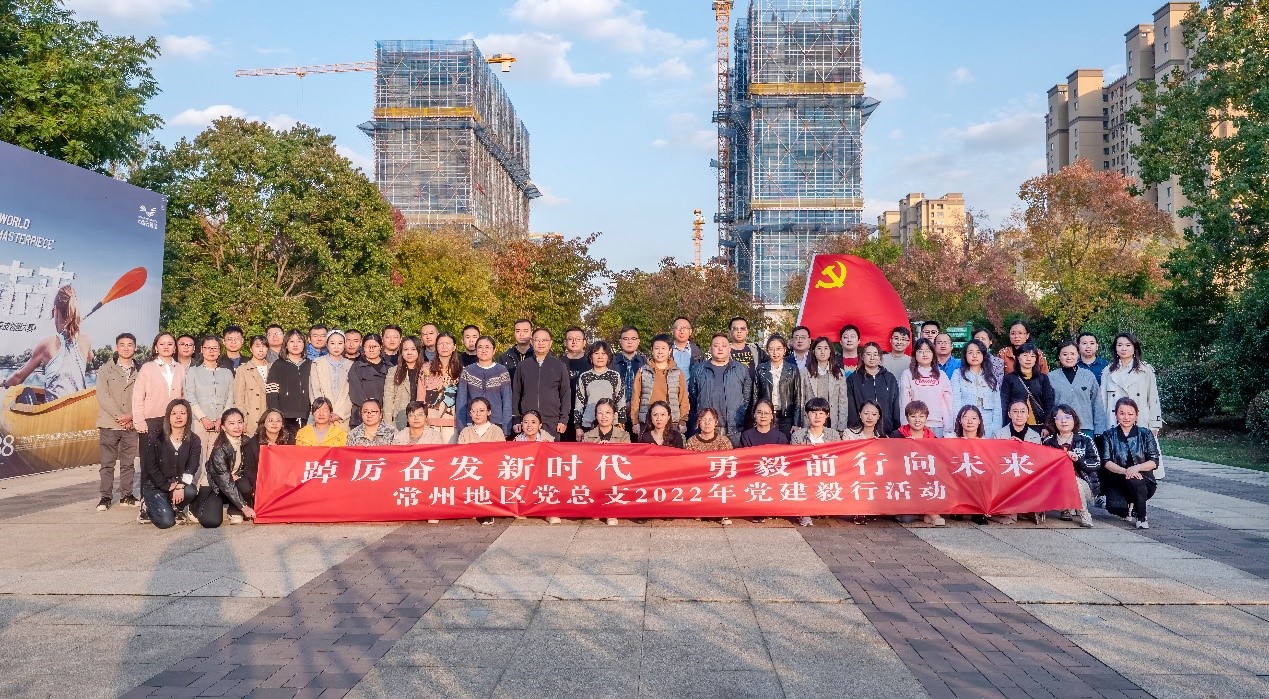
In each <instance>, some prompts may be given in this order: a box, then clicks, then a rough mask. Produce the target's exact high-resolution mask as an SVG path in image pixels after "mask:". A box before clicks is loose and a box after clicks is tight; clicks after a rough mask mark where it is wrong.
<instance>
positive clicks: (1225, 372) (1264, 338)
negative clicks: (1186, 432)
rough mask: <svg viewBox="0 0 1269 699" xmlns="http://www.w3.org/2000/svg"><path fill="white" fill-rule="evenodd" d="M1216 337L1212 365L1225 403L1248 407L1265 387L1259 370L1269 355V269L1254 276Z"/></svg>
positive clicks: (1227, 315)
mask: <svg viewBox="0 0 1269 699" xmlns="http://www.w3.org/2000/svg"><path fill="white" fill-rule="evenodd" d="M1217 337H1218V339H1217V342H1216V346H1215V352H1214V355H1215V356H1214V357H1213V361H1212V364H1213V366H1214V367H1215V372H1214V373H1215V374H1216V376H1217V379H1218V383H1219V387H1220V389H1221V393H1222V396H1223V398H1224V402H1225V403H1226V404H1228V405H1230V406H1244V405H1247V403H1248V402H1249V401H1250V400H1251V399H1252V398H1254V397H1255V396H1256V394H1257V393H1259V392H1260V391H1261V390H1263V389H1264V387H1265V386H1264V372H1263V371H1261V370H1260V369H1259V367H1260V366H1261V365H1262V364H1263V362H1264V358H1265V356H1266V353H1269V270H1261V271H1259V272H1257V273H1256V274H1254V275H1253V277H1252V283H1251V284H1249V285H1248V286H1247V288H1246V289H1245V290H1243V291H1242V292H1241V293H1240V294H1239V295H1238V296H1237V298H1236V299H1235V300H1234V301H1233V303H1231V304H1230V306H1229V310H1228V312H1227V313H1226V314H1225V318H1224V322H1223V323H1222V324H1221V328H1220V333H1219V335H1218V336H1217Z"/></svg>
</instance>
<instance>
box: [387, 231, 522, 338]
mask: <svg viewBox="0 0 1269 699" xmlns="http://www.w3.org/2000/svg"><path fill="white" fill-rule="evenodd" d="M394 248H395V256H396V266H395V272H396V274H395V275H394V276H395V277H396V278H397V279H398V280H399V287H400V292H401V295H402V297H403V300H404V308H405V311H404V315H403V316H402V317H401V318H400V319H399V320H397V321H394V322H398V323H400V324H401V325H403V326H404V327H405V328H406V329H407V330H408V332H409V333H411V334H413V333H415V332H418V329H419V328H421V327H422V326H423V324H424V323H436V324H437V325H438V326H439V327H441V328H444V329H446V330H448V331H450V332H453V333H456V332H457V331H458V329H459V328H462V327H463V326H465V325H467V324H472V325H476V326H478V327H480V328H490V329H492V327H493V323H494V320H495V319H496V318H497V317H498V311H499V308H500V305H501V304H500V302H499V300H498V295H497V293H495V287H494V271H493V266H492V264H491V261H490V259H489V255H488V254H487V253H486V252H485V251H483V250H478V249H476V248H475V247H474V246H473V245H472V238H471V236H470V235H468V234H466V233H464V232H462V231H454V230H437V231H430V230H410V231H406V232H404V233H403V234H402V235H400V236H399V237H398V238H397V241H396V244H395V245H394Z"/></svg>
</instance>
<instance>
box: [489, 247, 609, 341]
mask: <svg viewBox="0 0 1269 699" xmlns="http://www.w3.org/2000/svg"><path fill="white" fill-rule="evenodd" d="M598 238H599V234H598V233H593V234H591V235H589V236H587V237H585V238H565V237H562V236H546V237H544V238H541V239H537V240H535V239H531V238H527V237H525V236H522V235H496V236H486V237H484V238H482V239H481V241H480V243H479V247H480V249H481V250H483V251H485V252H486V254H487V255H488V256H489V260H490V262H491V264H492V265H493V270H494V279H495V284H494V289H495V290H496V293H497V295H498V299H499V301H500V303H501V310H500V311H499V313H498V315H497V316H496V319H495V324H494V326H493V327H490V328H485V330H486V333H487V334H489V335H491V336H492V337H494V339H496V340H498V342H499V344H505V343H508V342H510V341H511V340H512V332H511V331H512V325H513V324H514V323H515V321H516V319H517V318H528V319H529V320H532V321H533V323H534V324H535V325H540V326H544V327H547V328H551V329H553V330H556V331H561V330H563V329H564V328H567V327H569V326H570V325H579V324H581V323H582V320H583V318H584V317H585V314H586V312H587V311H589V310H590V309H591V307H592V306H594V305H595V303H597V302H598V301H599V298H600V294H601V292H602V289H601V288H600V286H599V280H600V278H601V277H603V276H606V275H607V273H608V265H607V262H605V261H604V260H603V259H601V258H595V257H592V256H591V254H590V246H591V245H592V244H593V243H594V242H595V240H596V239H598ZM483 327H484V326H482V328H483Z"/></svg>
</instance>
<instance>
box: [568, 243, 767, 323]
mask: <svg viewBox="0 0 1269 699" xmlns="http://www.w3.org/2000/svg"><path fill="white" fill-rule="evenodd" d="M611 288H612V298H611V299H610V300H609V301H608V303H606V304H604V305H603V306H600V307H598V308H596V309H595V310H594V311H593V312H592V313H591V314H590V316H589V318H590V322H591V325H592V326H594V328H595V329H596V331H597V332H598V333H599V334H600V335H601V336H603V337H613V336H615V335H616V334H617V332H618V331H619V330H620V329H621V328H622V327H624V326H626V325H633V326H635V327H636V328H638V329H639V331H640V332H641V333H644V334H649V333H650V334H656V333H663V332H669V329H670V326H671V324H672V323H673V321H674V319H675V317H677V316H680V315H683V316H687V318H688V320H690V321H692V325H693V326H695V327H696V328H699V329H700V330H699V331H698V332H714V331H716V330H726V328H727V324H728V322H729V321H730V320H731V319H732V318H734V317H736V316H743V317H745V318H748V319H749V321H750V323H751V327H754V328H755V329H756V328H757V327H758V326H760V325H761V324H762V322H763V321H762V319H763V311H764V310H765V309H764V308H763V306H762V304H761V303H760V302H759V301H757V300H756V299H754V298H753V297H752V296H750V295H749V294H747V293H745V292H744V291H743V290H742V289H741V288H740V285H739V282H738V280H737V278H736V275H735V274H734V273H733V272H731V271H729V270H728V269H727V267H726V266H724V265H722V264H719V263H716V262H711V263H709V264H705V265H702V266H701V268H700V269H699V270H698V269H697V268H696V267H694V266H692V265H683V264H679V263H678V262H677V261H675V259H674V258H673V257H665V258H662V259H661V264H660V266H659V267H658V268H657V270H656V271H655V272H645V271H643V270H637V269H632V270H626V271H622V272H617V273H615V274H614V275H613V282H612V287H611ZM698 340H699V337H698Z"/></svg>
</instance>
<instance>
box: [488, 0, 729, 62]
mask: <svg viewBox="0 0 1269 699" xmlns="http://www.w3.org/2000/svg"><path fill="white" fill-rule="evenodd" d="M509 14H510V16H511V18H512V19H514V20H516V21H519V22H524V23H526V24H529V25H531V26H535V27H541V28H544V29H551V30H557V31H578V32H581V34H582V35H583V36H585V37H587V38H588V39H594V40H597V41H604V42H607V43H608V44H609V45H610V46H612V47H613V48H616V49H618V50H620V51H626V52H629V53H645V52H649V51H651V52H663V53H682V52H685V51H696V50H700V49H702V48H704V47H705V44H706V42H705V41H704V40H702V39H691V40H689V39H684V38H682V37H680V36H678V35H676V34H673V33H670V32H667V31H664V30H662V29H656V28H654V27H650V26H648V23H647V21H646V20H645V19H644V12H643V11H641V10H636V9H632V8H630V7H628V6H627V5H626V3H625V2H624V0H516V4H515V5H514V6H512V8H511V10H510V12H509Z"/></svg>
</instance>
